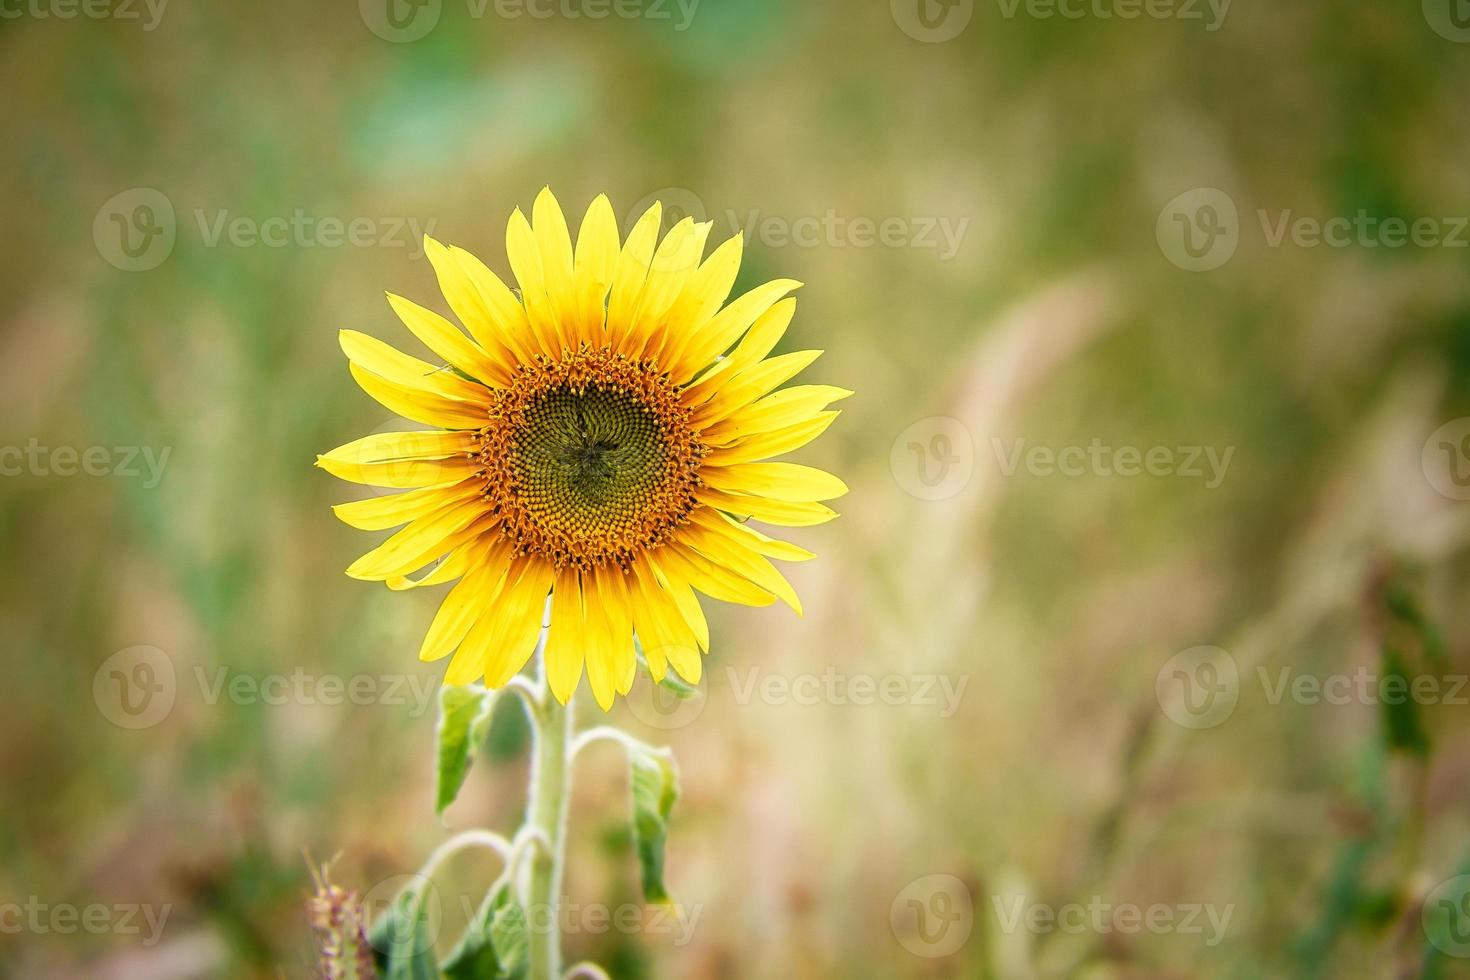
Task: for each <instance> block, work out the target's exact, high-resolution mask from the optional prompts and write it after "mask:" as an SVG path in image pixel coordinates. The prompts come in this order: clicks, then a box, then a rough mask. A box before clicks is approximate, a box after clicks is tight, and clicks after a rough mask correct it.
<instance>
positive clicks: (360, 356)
mask: <svg viewBox="0 0 1470 980" xmlns="http://www.w3.org/2000/svg"><path fill="white" fill-rule="evenodd" d="M337 338H338V340H339V341H340V343H341V345H342V351H343V353H345V354H346V355H347V359H348V360H349V361H351V362H352V363H353V364H355V365H357V366H359V367H362V368H365V369H366V370H368V371H371V372H372V373H373V374H376V375H378V376H379V377H381V378H383V379H385V380H387V381H391V382H393V383H394V384H396V385H402V386H403V387H405V388H411V389H414V390H416V391H422V392H425V393H427V394H430V395H437V396H439V397H441V398H450V399H455V400H458V401H462V402H466V403H469V404H484V403H485V402H487V401H488V400H489V397H490V396H489V392H488V391H487V390H486V388H485V386H484V385H482V384H478V383H476V382H474V381H466V380H464V379H463V378H461V377H459V376H458V375H456V374H455V373H454V372H453V371H451V370H449V369H448V368H445V367H439V366H435V365H433V364H430V363H429V362H428V361H421V360H419V359H418V358H417V357H410V356H409V355H407V354H405V353H403V352H402V351H400V350H397V349H396V348H394V347H392V346H390V345H388V344H385V343H383V341H381V340H379V339H378V338H376V337H369V336H368V335H367V334H365V333H361V332H359V331H357V330H342V331H339V332H338V334H337Z"/></svg>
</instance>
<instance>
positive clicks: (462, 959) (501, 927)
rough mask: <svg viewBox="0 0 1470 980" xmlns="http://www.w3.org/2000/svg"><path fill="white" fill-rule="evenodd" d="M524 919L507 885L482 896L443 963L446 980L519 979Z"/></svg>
mask: <svg viewBox="0 0 1470 980" xmlns="http://www.w3.org/2000/svg"><path fill="white" fill-rule="evenodd" d="M528 943H529V940H528V937H527V935H526V916H525V913H524V912H523V911H522V910H521V906H520V903H519V902H517V901H516V900H515V896H514V893H513V892H512V891H511V888H510V885H509V884H502V885H501V886H500V887H499V888H497V889H495V890H494V891H492V892H491V893H490V894H489V895H486V896H485V901H483V902H482V903H480V908H479V910H478V911H477V912H476V913H475V917H474V919H473V920H471V922H470V924H469V926H468V927H467V928H466V929H465V934H464V936H463V938H461V939H460V941H459V944H458V945H457V946H455V947H454V949H453V950H452V951H451V952H450V954H449V956H448V958H446V959H445V960H444V963H443V964H442V968H443V970H444V976H445V977H447V978H448V980H521V978H523V977H524V976H525V975H526V967H527V946H528Z"/></svg>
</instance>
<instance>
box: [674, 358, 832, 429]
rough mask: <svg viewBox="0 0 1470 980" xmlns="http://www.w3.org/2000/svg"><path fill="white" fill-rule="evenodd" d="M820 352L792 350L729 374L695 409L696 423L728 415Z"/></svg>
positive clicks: (709, 422)
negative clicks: (715, 390) (713, 392)
mask: <svg viewBox="0 0 1470 980" xmlns="http://www.w3.org/2000/svg"><path fill="white" fill-rule="evenodd" d="M821 356H822V352H821V351H819V350H799V351H792V352H791V353H790V354H779V355H777V356H776V357H772V358H768V359H766V360H764V361H761V362H760V363H759V364H756V365H753V366H752V367H748V368H746V369H744V370H743V371H740V372H739V373H737V374H734V375H732V376H730V378H729V379H728V380H727V381H726V382H725V384H724V385H723V386H722V387H721V388H720V390H719V391H717V392H716V393H715V395H714V397H712V398H711V399H710V400H709V401H707V402H705V403H704V404H703V405H700V406H699V407H698V408H696V409H695V410H694V420H695V424H697V425H700V426H703V427H705V428H708V427H710V426H713V425H714V424H715V423H716V422H719V421H721V420H722V419H725V418H728V417H730V416H731V415H733V414H734V413H736V412H738V411H740V409H742V408H745V407H746V406H748V405H750V404H751V403H752V402H754V401H755V400H756V399H757V398H760V397H761V396H762V395H765V394H768V393H769V392H771V391H774V390H775V389H776V388H777V387H778V386H780V385H783V384H785V383H786V382H787V381H790V380H791V379H792V378H794V377H795V376H796V375H798V374H800V373H801V372H802V371H804V370H806V369H807V367H808V366H809V365H810V364H811V363H812V362H813V361H815V360H816V359H817V358H819V357H821ZM838 390H839V391H842V390H845V389H838ZM848 394H851V393H850V392H849V393H848ZM834 397H845V395H844V396H834ZM829 400H830V399H829Z"/></svg>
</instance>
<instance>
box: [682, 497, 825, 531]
mask: <svg viewBox="0 0 1470 980" xmlns="http://www.w3.org/2000/svg"><path fill="white" fill-rule="evenodd" d="M699 502H700V503H702V504H706V505H708V506H710V507H715V508H717V509H719V510H722V511H724V512H725V513H726V514H729V515H731V516H732V517H734V518H736V519H737V520H745V519H747V518H748V519H750V520H756V521H761V522H762V523H765V524H779V525H782V526H783V527H811V526H812V525H815V524H825V523H827V522H828V521H830V520H832V519H833V518H834V517H836V516H837V511H835V510H833V509H832V508H830V507H828V506H826V505H825V504H818V503H811V502H795V501H790V500H771V499H769V498H767V497H750V496H746V495H744V494H733V493H725V492H724V491H722V490H714V489H712V488H710V487H702V488H701V489H700V491H699Z"/></svg>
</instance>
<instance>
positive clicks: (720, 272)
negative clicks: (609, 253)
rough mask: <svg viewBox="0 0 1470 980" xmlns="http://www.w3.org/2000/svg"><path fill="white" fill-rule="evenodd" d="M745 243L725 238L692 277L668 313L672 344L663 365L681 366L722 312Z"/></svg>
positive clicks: (667, 350)
mask: <svg viewBox="0 0 1470 980" xmlns="http://www.w3.org/2000/svg"><path fill="white" fill-rule="evenodd" d="M744 247H745V241H744V239H743V238H742V237H741V236H740V235H735V236H733V237H731V238H729V239H726V240H725V242H724V244H722V245H721V246H720V247H719V248H717V249H715V250H714V251H713V252H711V253H710V256H709V258H707V259H705V260H704V262H703V263H701V264H700V266H699V269H698V270H697V271H696V272H695V273H694V275H692V276H691V277H690V278H689V282H688V284H687V285H686V286H685V287H684V292H683V293H681V294H680V295H679V299H678V301H677V302H675V303H674V308H673V309H672V310H670V311H669V316H668V323H669V343H668V345H667V349H666V350H665V351H664V354H663V359H662V360H661V361H660V363H664V364H678V363H679V362H680V360H681V359H682V357H683V355H684V351H685V350H686V349H688V346H689V344H690V342H691V340H692V339H693V338H694V337H696V336H698V334H699V331H700V329H701V328H702V327H703V326H704V325H705V324H706V323H708V322H709V320H710V318H711V317H713V316H714V315H715V314H716V313H717V312H719V309H720V305H721V304H723V303H724V302H725V300H726V299H727V298H728V297H729V295H730V288H731V287H732V286H734V285H735V277H736V275H737V274H739V272H740V253H741V251H742V250H743V249H744Z"/></svg>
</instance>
